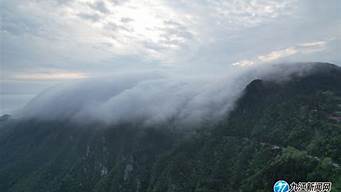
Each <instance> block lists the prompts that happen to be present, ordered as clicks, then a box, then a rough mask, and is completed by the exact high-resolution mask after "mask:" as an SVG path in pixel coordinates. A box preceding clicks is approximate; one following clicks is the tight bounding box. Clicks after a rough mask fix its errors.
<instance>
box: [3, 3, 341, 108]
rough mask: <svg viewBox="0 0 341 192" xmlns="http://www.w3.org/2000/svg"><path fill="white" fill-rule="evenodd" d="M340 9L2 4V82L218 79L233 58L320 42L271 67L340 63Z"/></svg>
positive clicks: (320, 6) (319, 5)
mask: <svg viewBox="0 0 341 192" xmlns="http://www.w3.org/2000/svg"><path fill="white" fill-rule="evenodd" d="M340 6H341V4H340V3H339V1H338V0H330V1H327V2H325V1H323V2H322V1H317V0H316V1H313V2H312V1H310V0H302V1H297V0H285V1H275V0H250V1H209V0H200V1H195V2H194V1H157V0H156V1H143V0H131V1H121V0H119V1H111V0H110V1H109V0H98V1H91V2H84V1H78V0H72V1H64V0H48V1H41V0H28V1H19V0H13V1H2V2H1V15H2V18H1V19H2V21H1V31H0V35H1V50H2V51H1V53H0V54H1V58H2V60H1V71H2V75H1V80H2V81H3V82H4V83H8V81H7V80H11V81H15V80H17V79H15V77H18V76H19V75H21V76H22V75H24V76H25V74H26V77H27V76H29V75H27V74H36V73H37V71H38V72H39V74H41V73H46V74H53V72H55V73H60V72H61V71H62V72H65V73H78V74H87V75H88V76H89V77H92V76H95V77H100V76H105V75H106V74H108V73H114V72H131V71H150V70H159V71H164V72H165V73H174V74H182V75H183V76H191V75H193V74H195V75H198V74H201V75H206V76H216V75H217V74H218V75H219V76H220V75H223V74H228V73H229V71H230V70H231V69H232V68H233V67H231V65H232V64H233V63H236V62H239V61H242V60H252V59H254V58H259V57H260V56H263V58H264V56H271V53H276V51H280V50H286V49H287V48H292V47H294V48H296V49H300V50H303V48H302V47H299V46H300V45H302V44H306V43H310V42H319V41H323V42H326V44H325V46H324V48H323V49H316V50H315V51H310V52H307V51H298V52H297V53H295V54H287V55H286V56H283V57H279V58H278V59H276V60H273V61H271V63H273V62H275V63H278V62H296V61H312V60H313V61H327V62H332V63H341V59H340V58H341V57H340V54H339V52H340V45H341V44H340V40H341V35H340V34H341V31H340V29H341V20H340V12H339V10H340V9H341V7H340ZM55 83H56V82H49V83H48V84H49V85H50V86H52V85H54V84H55ZM7 87H8V86H7ZM23 87H24V86H21V87H16V88H17V89H18V90H21V89H23V90H26V89H25V88H23ZM27 87H30V85H28V84H27ZM32 90H34V93H29V94H38V92H39V91H40V90H41V89H39V91H38V89H32ZM27 92H29V91H27ZM31 92H32V91H31ZM6 100H7V99H6ZM4 102H6V101H4ZM12 103H15V102H12Z"/></svg>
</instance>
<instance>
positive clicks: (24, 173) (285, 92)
mask: <svg viewBox="0 0 341 192" xmlns="http://www.w3.org/2000/svg"><path fill="white" fill-rule="evenodd" d="M319 67H320V68H321V66H319ZM322 67H323V70H320V69H319V70H317V72H314V73H312V74H310V75H308V76H305V77H298V76H297V77H295V76H294V77H292V79H291V80H290V81H286V82H280V83H278V82H277V83H276V82H271V81H263V80H255V81H253V82H251V83H250V84H249V85H248V86H247V87H246V89H245V93H244V95H243V96H242V97H241V98H240V99H239V101H238V103H237V106H236V108H235V109H234V110H233V111H232V112H231V113H230V114H229V116H228V117H226V118H225V119H223V120H222V121H221V122H219V123H215V124H210V123H209V122H208V123H207V124H205V125H202V127H200V128H197V129H196V131H195V133H193V134H192V135H191V136H184V134H183V133H182V131H181V129H174V128H173V127H172V126H171V125H163V127H162V126H161V125H159V126H160V127H148V128H141V127H139V126H137V125H130V124H125V125H120V126H115V127H105V126H102V125H98V124H94V125H89V124H87V125H83V126H81V127H80V126H79V125H75V124H72V123H69V122H39V121H34V120H30V121H19V122H18V121H15V120H11V119H9V120H6V121H4V122H1V127H0V191H5V192H7V191H11V192H19V191H20V192H21V191H23V192H39V191H42V192H43V191H44V192H46V191H50V192H68V191H70V192H77V191H82V192H84V191H95V192H110V191H113V192H133V191H134V192H136V191H138V192H189V191H191V192H216V191H224V192H226V191H231V192H236V191H243V192H244V191H245V192H248V191H250V192H251V191H252V192H254V191H257V192H262V191H264V192H268V191H271V190H272V186H273V184H274V182H275V181H277V180H279V179H284V180H286V181H288V182H289V183H290V182H292V181H295V182H300V181H332V182H333V191H334V192H336V191H341V167H340V166H341V126H340V122H337V121H334V120H333V119H331V118H330V117H331V116H332V115H334V114H335V112H336V111H338V110H339V109H340V108H339V107H340V106H339V105H340V97H341V70H340V69H339V68H337V67H335V66H332V65H323V66H322Z"/></svg>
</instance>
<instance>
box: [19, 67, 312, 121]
mask: <svg viewBox="0 0 341 192" xmlns="http://www.w3.org/2000/svg"><path fill="white" fill-rule="evenodd" d="M314 65H316V63H292V64H272V65H255V66H253V67H248V68H247V69H244V68H239V67H236V68H234V69H233V70H230V71H229V72H228V73H226V74H223V75H216V74H212V75H207V76H199V77H198V76H192V77H188V76H185V75H180V74H176V75H175V74H170V73H164V72H155V71H154V72H149V73H124V74H116V75H112V76H110V77H106V78H89V79H85V80H80V81H76V82H73V83H67V84H61V85H58V86H55V87H51V88H49V89H47V90H45V91H44V92H42V93H41V94H40V95H38V96H37V97H35V98H34V99H33V100H32V101H31V102H29V103H28V104H27V105H26V107H24V109H23V110H21V111H19V112H18V114H17V115H18V116H19V117H23V118H36V119H41V120H64V119H68V120H72V121H76V122H92V121H99V122H102V123H106V124H116V123H122V122H134V121H138V122H142V123H143V124H146V125H150V124H155V123H163V122H167V121H175V122H179V123H187V124H196V123H202V122H203V121H206V120H217V119H219V118H220V117H222V116H223V115H226V114H227V113H228V112H229V111H230V110H232V109H233V107H234V103H235V102H236V100H237V99H238V98H239V96H240V95H241V94H242V93H243V90H244V88H245V86H246V85H247V84H248V83H250V82H251V81H252V80H254V79H257V78H261V79H269V80H277V81H284V80H287V79H290V76H291V75H293V74H296V75H305V74H306V73H308V72H309V71H310V69H311V68H312V66H314Z"/></svg>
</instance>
